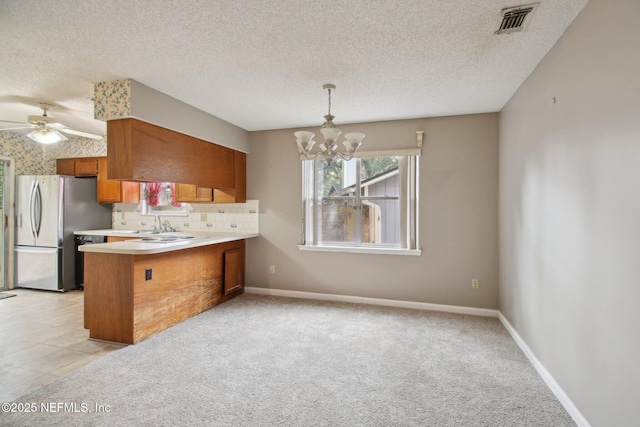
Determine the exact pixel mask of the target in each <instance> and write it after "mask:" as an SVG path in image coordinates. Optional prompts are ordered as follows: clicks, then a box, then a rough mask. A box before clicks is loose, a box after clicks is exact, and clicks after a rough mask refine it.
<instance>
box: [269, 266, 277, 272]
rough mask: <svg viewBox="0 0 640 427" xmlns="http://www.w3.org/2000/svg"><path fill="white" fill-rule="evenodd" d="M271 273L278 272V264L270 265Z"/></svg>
mask: <svg viewBox="0 0 640 427" xmlns="http://www.w3.org/2000/svg"><path fill="white" fill-rule="evenodd" d="M269 273H271V274H276V266H275V265H270V266H269Z"/></svg>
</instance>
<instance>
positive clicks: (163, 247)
mask: <svg viewBox="0 0 640 427" xmlns="http://www.w3.org/2000/svg"><path fill="white" fill-rule="evenodd" d="M74 234H76V235H85V236H112V237H132V239H130V240H124V241H121V242H112V243H96V244H91V245H81V246H80V247H79V248H78V249H79V250H80V251H81V252H98V253H105V254H129V255H148V254H157V253H162V252H170V251H177V250H181V249H189V248H196V247H199V246H207V245H215V244H218V243H225V242H232V241H235V240H244V239H250V238H253V237H258V236H259V235H260V234H258V233H208V232H205V231H190V232H183V231H176V232H170V233H160V234H148V233H136V231H135V230H117V229H106V230H81V231H76V232H74ZM166 236H191V237H193V238H190V239H185V240H178V241H172V242H152V241H148V240H143V239H149V238H157V237H166Z"/></svg>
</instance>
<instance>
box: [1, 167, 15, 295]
mask: <svg viewBox="0 0 640 427" xmlns="http://www.w3.org/2000/svg"><path fill="white" fill-rule="evenodd" d="M13 180H14V172H13V160H12V159H10V158H7V157H0V247H1V248H2V257H0V290H2V291H6V290H8V289H13V203H12V200H13V196H12V191H13Z"/></svg>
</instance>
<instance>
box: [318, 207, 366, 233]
mask: <svg viewBox="0 0 640 427" xmlns="http://www.w3.org/2000/svg"><path fill="white" fill-rule="evenodd" d="M354 203H355V199H351V200H336V199H329V198H325V199H323V200H322V203H320V204H319V205H318V206H319V208H320V212H319V215H318V240H319V242H320V243H335V244H339V243H340V244H344V243H349V244H353V243H354V242H355V232H354V231H355V229H356V228H355V226H356V221H358V220H359V219H358V217H357V216H356V215H357V213H358V211H356V210H355V209H354Z"/></svg>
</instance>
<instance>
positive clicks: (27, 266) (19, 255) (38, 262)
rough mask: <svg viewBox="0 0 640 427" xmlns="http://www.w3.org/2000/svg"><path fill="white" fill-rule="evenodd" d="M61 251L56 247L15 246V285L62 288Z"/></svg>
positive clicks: (52, 288)
mask: <svg viewBox="0 0 640 427" xmlns="http://www.w3.org/2000/svg"><path fill="white" fill-rule="evenodd" d="M61 262H62V251H61V250H59V249H58V248H39V247H23V246H17V247H16V249H15V263H16V268H15V272H16V273H15V274H16V277H15V285H16V286H17V287H20V288H33V289H46V290H50V291H59V290H62V280H61V273H62V271H61V265H62V264H61Z"/></svg>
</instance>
